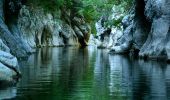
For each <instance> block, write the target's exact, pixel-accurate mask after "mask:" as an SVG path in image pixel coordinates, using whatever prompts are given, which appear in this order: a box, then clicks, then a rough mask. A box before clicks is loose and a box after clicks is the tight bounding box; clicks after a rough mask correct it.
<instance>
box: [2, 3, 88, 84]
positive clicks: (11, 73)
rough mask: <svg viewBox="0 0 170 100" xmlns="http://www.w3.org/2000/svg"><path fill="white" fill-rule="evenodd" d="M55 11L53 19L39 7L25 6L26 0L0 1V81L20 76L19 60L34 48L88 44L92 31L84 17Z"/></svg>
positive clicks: (68, 12) (12, 79)
mask: <svg viewBox="0 0 170 100" xmlns="http://www.w3.org/2000/svg"><path fill="white" fill-rule="evenodd" d="M58 12H59V14H58V17H55V18H54V16H53V15H52V13H50V12H49V13H48V12H45V10H44V9H43V8H42V7H33V6H31V5H26V0H0V45H1V47H0V82H1V81H7V82H9V81H14V79H15V78H16V76H20V70H19V65H18V60H19V59H23V58H24V59H25V58H27V57H28V56H29V55H30V54H31V53H33V52H34V49H35V48H39V47H45V46H70V45H72V46H73V45H74V46H86V45H87V43H88V38H89V36H90V32H91V28H90V26H89V25H88V24H87V23H86V22H85V21H84V18H83V16H78V15H74V14H73V13H72V12H71V10H69V9H68V10H64V9H62V11H61V10H59V11H58ZM74 13H75V12H74ZM17 59H18V60H17Z"/></svg>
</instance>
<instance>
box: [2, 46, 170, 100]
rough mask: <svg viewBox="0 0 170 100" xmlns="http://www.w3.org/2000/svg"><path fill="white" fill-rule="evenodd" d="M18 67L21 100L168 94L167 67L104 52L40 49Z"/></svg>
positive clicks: (95, 99)
mask: <svg viewBox="0 0 170 100" xmlns="http://www.w3.org/2000/svg"><path fill="white" fill-rule="evenodd" d="M20 63H21V66H23V67H21V71H22V73H23V76H22V79H21V81H20V82H19V84H18V86H19V87H18V90H17V94H21V95H22V96H23V98H24V97H25V98H27V97H32V98H33V99H37V98H38V99H44V98H50V99H56V98H57V99H63V98H71V99H82V98H83V99H84V98H85V99H87V100H110V99H111V100H112V99H123V100H124V99H125V100H126V99H130V100H140V99H161V100H163V99H166V98H169V95H168V94H170V81H169V80H170V73H169V72H170V65H166V64H164V63H157V62H152V61H150V62H144V61H142V60H135V59H130V58H128V57H127V56H120V55H109V54H108V53H107V52H106V51H105V50H91V49H89V48H85V49H79V48H75V47H65V48H63V47H62V48H42V49H39V50H37V52H36V54H34V55H32V56H31V57H30V58H29V59H28V61H27V62H20ZM2 94H3V95H4V94H5V95H8V94H10V92H9V91H7V92H3V93H2ZM2 94H1V91H0V97H2V96H1V95H2ZM15 94H16V93H14V94H13V95H15ZM10 95H12V94H10ZM21 98H22V97H21Z"/></svg>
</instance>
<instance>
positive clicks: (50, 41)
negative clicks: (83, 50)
mask: <svg viewBox="0 0 170 100" xmlns="http://www.w3.org/2000/svg"><path fill="white" fill-rule="evenodd" d="M65 14H66V15H65V16H64V15H61V17H62V19H59V18H54V17H53V16H52V14H50V13H45V12H44V11H43V9H30V8H29V7H26V6H23V7H22V9H21V10H20V14H19V20H18V26H19V29H20V30H21V32H22V34H23V38H24V40H25V42H26V43H28V45H29V46H31V47H42V46H64V45H79V44H80V45H81V46H85V45H87V41H88V38H87V37H88V35H89V34H90V31H91V29H90V27H89V25H88V24H87V23H85V21H84V19H83V18H80V17H73V18H71V19H69V17H68V16H69V14H68V12H65ZM71 22H72V23H73V24H71Z"/></svg>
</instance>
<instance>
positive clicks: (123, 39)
mask: <svg viewBox="0 0 170 100" xmlns="http://www.w3.org/2000/svg"><path fill="white" fill-rule="evenodd" d="M98 23H101V20H100V21H99V22H97V25H98V26H97V29H101V30H102V31H101V30H99V32H98V33H100V34H101V33H102V34H103V36H102V39H104V41H103V42H102V43H103V44H107V45H106V46H103V47H108V44H110V43H111V42H105V38H107V39H106V40H107V41H110V40H111V41H116V43H114V44H113V45H112V46H111V47H110V46H109V48H110V51H111V53H129V52H133V54H137V55H139V56H140V57H144V58H151V59H157V58H163V59H164V60H167V61H168V60H169V59H170V46H169V44H170V39H169V34H170V1H169V0H135V1H134V5H133V6H132V8H131V10H130V11H129V14H128V15H126V16H125V17H124V18H123V20H122V26H123V31H122V33H120V32H116V33H115V34H116V35H117V36H116V37H114V36H113V32H112V31H113V30H115V28H113V29H112V28H110V29H109V30H108V29H106V30H105V29H102V27H101V28H99V26H102V24H98ZM108 34H109V35H108ZM98 36H99V35H98ZM100 38H101V36H100ZM100 38H98V39H97V40H99V41H101V40H102V39H100ZM109 38H111V39H109Z"/></svg>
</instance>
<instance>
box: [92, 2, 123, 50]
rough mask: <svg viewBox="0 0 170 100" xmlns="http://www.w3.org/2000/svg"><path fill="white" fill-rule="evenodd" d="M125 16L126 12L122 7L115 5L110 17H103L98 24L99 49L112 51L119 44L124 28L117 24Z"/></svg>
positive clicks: (96, 41) (97, 41) (97, 40)
mask: <svg viewBox="0 0 170 100" xmlns="http://www.w3.org/2000/svg"><path fill="white" fill-rule="evenodd" d="M123 16H124V11H123V10H122V9H121V5H120V6H115V5H114V6H113V8H112V14H111V15H110V16H105V15H103V16H102V17H101V19H100V20H99V21H98V22H96V25H95V26H96V30H97V38H96V40H95V43H96V44H97V47H98V48H109V49H110V48H111V47H113V46H114V45H116V44H117V42H118V40H119V38H120V37H121V36H122V35H123V30H122V26H121V25H120V26H119V25H118V24H116V22H117V21H119V20H120V19H121V18H122V17H123ZM108 23H114V24H115V25H109V24H108ZM107 24H108V25H107Z"/></svg>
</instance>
